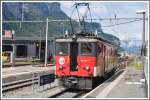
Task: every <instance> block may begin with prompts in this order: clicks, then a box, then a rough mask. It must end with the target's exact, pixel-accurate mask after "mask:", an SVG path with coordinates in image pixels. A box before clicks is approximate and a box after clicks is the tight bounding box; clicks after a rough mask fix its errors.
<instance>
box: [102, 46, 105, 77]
mask: <svg viewBox="0 0 150 100" xmlns="http://www.w3.org/2000/svg"><path fill="white" fill-rule="evenodd" d="M102 49H103V52H102V61H103V63H102V72H103V74H104V73H105V70H106V57H105V56H106V46H105V45H102Z"/></svg>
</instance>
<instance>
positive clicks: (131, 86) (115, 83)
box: [83, 66, 148, 98]
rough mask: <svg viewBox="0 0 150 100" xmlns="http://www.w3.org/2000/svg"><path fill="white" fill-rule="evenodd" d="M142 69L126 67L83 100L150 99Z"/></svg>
mask: <svg viewBox="0 0 150 100" xmlns="http://www.w3.org/2000/svg"><path fill="white" fill-rule="evenodd" d="M143 78H144V77H143V71H142V69H141V70H139V69H136V68H134V67H131V66H130V67H126V68H125V69H124V70H123V71H122V72H119V73H118V74H117V75H114V77H112V78H110V79H108V80H107V81H106V82H104V83H103V84H101V85H100V86H98V87H97V88H95V89H94V90H92V91H91V92H90V93H88V94H87V95H85V96H84V97H83V98H148V87H147V84H146V82H145V81H144V79H143Z"/></svg>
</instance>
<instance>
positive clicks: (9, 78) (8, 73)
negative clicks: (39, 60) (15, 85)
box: [2, 65, 55, 84]
mask: <svg viewBox="0 0 150 100" xmlns="http://www.w3.org/2000/svg"><path fill="white" fill-rule="evenodd" d="M54 70H55V66H48V67H44V66H43V67H37V66H32V65H27V66H17V67H12V68H11V67H7V68H2V83H3V84H5V83H9V82H13V81H19V80H24V79H29V78H32V77H33V74H34V73H43V74H51V73H54Z"/></svg>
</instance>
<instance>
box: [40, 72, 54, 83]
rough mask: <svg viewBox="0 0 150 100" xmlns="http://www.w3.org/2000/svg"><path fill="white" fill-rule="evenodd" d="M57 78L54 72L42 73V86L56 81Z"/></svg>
mask: <svg viewBox="0 0 150 100" xmlns="http://www.w3.org/2000/svg"><path fill="white" fill-rule="evenodd" d="M54 80H55V75H54V74H48V75H42V76H40V82H39V83H40V84H39V85H40V86H42V85H45V84H49V83H52V82H54Z"/></svg>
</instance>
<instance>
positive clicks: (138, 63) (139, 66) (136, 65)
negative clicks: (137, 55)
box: [129, 60, 143, 70]
mask: <svg viewBox="0 0 150 100" xmlns="http://www.w3.org/2000/svg"><path fill="white" fill-rule="evenodd" d="M129 66H130V67H134V68H136V69H137V70H141V69H142V67H143V66H142V61H141V60H134V61H133V62H131V63H130V64H129Z"/></svg>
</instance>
